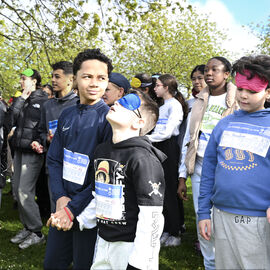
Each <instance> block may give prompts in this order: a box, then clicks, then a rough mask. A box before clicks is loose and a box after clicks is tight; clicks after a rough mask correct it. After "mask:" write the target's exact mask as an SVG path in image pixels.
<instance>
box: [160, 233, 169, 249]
mask: <svg viewBox="0 0 270 270" xmlns="http://www.w3.org/2000/svg"><path fill="white" fill-rule="evenodd" d="M169 236H170V234H169V233H168V232H164V233H162V235H161V237H160V245H161V246H163V245H164V244H165V242H166V241H167V239H168V238H169Z"/></svg>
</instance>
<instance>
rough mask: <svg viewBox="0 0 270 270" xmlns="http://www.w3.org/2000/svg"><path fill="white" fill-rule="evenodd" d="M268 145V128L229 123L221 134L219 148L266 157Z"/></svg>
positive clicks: (269, 142)
mask: <svg viewBox="0 0 270 270" xmlns="http://www.w3.org/2000/svg"><path fill="white" fill-rule="evenodd" d="M269 145H270V127H262V126H257V125H252V124H247V123H238V122H234V123H230V124H229V125H228V127H227V128H226V130H225V131H224V132H223V134H222V137H221V140H220V143H219V146H222V147H232V148H236V149H240V150H245V151H249V152H251V153H253V154H257V155H259V156H262V157H266V154H267V152H268V149H269Z"/></svg>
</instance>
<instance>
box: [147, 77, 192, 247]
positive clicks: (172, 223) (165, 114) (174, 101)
mask: <svg viewBox="0 0 270 270" xmlns="http://www.w3.org/2000/svg"><path fill="white" fill-rule="evenodd" d="M154 90H155V93H156V95H157V97H160V98H162V99H163V100H164V104H163V105H162V106H161V107H160V108H159V119H158V122H157V125H156V127H155V129H154V130H153V132H152V133H151V134H150V135H147V136H148V138H149V139H150V141H152V142H153V144H154V146H156V147H157V148H158V149H160V150H161V151H162V152H164V153H165V154H166V155H167V157H168V158H167V160H166V161H165V162H164V163H163V169H164V175H165V183H166V189H165V197H164V209H163V214H164V218H165V225H164V233H163V234H162V237H161V244H162V245H164V246H178V245H180V243H181V238H180V235H179V232H181V230H182V226H183V224H184V213H183V203H182V201H181V200H180V199H179V198H178V196H177V186H178V162H179V156H180V154H179V153H180V149H179V145H178V142H177V138H178V135H179V127H180V124H181V123H182V121H183V119H184V118H185V117H186V116H187V114H188V106H187V103H186V102H185V100H184V98H183V96H182V94H181V93H180V92H179V91H178V83H177V80H176V78H175V77H174V76H172V75H170V74H164V75H161V76H159V77H158V79H157V81H156V86H155V88H154Z"/></svg>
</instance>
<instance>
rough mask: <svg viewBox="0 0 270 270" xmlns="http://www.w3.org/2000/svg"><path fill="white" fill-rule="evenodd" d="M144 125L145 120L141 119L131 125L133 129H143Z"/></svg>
mask: <svg viewBox="0 0 270 270" xmlns="http://www.w3.org/2000/svg"><path fill="white" fill-rule="evenodd" d="M144 125H145V120H144V119H142V118H138V119H137V121H135V122H134V123H133V128H134V129H141V128H143V127H144Z"/></svg>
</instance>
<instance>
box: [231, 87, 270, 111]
mask: <svg viewBox="0 0 270 270" xmlns="http://www.w3.org/2000/svg"><path fill="white" fill-rule="evenodd" d="M269 92H270V89H266V90H262V91H260V92H255V91H252V90H248V89H242V88H237V93H236V98H237V101H238V103H239V106H240V108H241V109H242V110H243V111H246V112H250V113H251V112H256V111H259V110H262V109H264V103H265V100H266V98H268V97H269Z"/></svg>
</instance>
